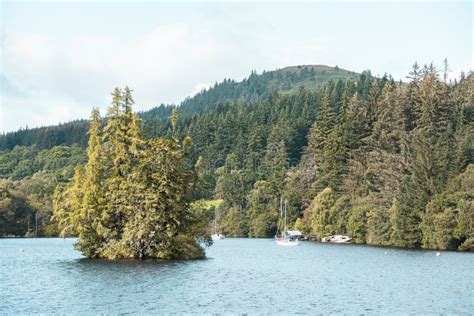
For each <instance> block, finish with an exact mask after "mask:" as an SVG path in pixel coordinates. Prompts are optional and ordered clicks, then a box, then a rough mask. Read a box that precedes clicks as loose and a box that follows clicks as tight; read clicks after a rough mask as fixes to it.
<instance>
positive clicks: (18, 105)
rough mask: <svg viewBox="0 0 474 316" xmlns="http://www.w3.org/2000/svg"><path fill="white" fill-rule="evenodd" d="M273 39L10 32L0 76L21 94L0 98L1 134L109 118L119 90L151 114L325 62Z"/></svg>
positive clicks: (180, 28)
mask: <svg viewBox="0 0 474 316" xmlns="http://www.w3.org/2000/svg"><path fill="white" fill-rule="evenodd" d="M266 32H267V33H266ZM271 32H272V29H271V28H268V29H267V30H265V31H263V32H260V33H258V34H252V35H249V33H248V32H235V27H234V26H233V25H221V27H220V28H216V27H215V26H214V27H213V25H212V24H208V23H206V22H199V23H194V24H187V23H169V24H163V25H160V26H157V27H155V28H153V29H150V30H149V31H148V32H144V33H140V34H133V36H132V35H130V34H128V35H123V36H104V35H100V34H97V35H89V34H82V35H81V34H76V35H75V36H70V37H55V36H54V35H55V34H53V33H42V34H41V33H34V31H33V32H28V33H25V32H5V33H6V35H5V38H4V41H3V47H2V50H3V69H2V73H0V74H1V75H2V76H3V78H4V80H3V79H2V81H4V82H8V83H9V85H10V86H11V87H15V89H16V91H17V92H19V93H16V94H8V93H6V92H5V91H3V90H2V91H0V93H2V105H1V106H2V111H3V114H2V127H1V129H2V130H4V131H11V130H15V129H17V128H18V127H20V126H25V125H28V126H30V127H34V126H39V125H48V124H55V123H58V122H60V121H61V122H64V121H68V120H72V119H78V118H87V117H88V116H89V112H90V109H91V108H92V106H99V108H101V110H102V112H105V108H106V107H107V104H109V102H110V92H111V91H112V90H113V88H114V87H116V86H119V87H124V86H125V85H128V86H130V87H131V88H132V89H134V95H135V102H136V107H135V108H136V110H147V109H150V108H151V107H152V106H155V105H157V104H160V103H175V104H176V103H179V102H180V101H181V100H183V99H184V98H185V97H187V96H189V95H194V94H195V93H197V92H199V91H200V90H202V89H203V88H207V87H209V84H207V83H208V82H211V83H214V82H216V81H220V80H222V79H224V78H226V77H227V78H233V79H237V80H240V79H242V78H243V77H244V76H247V75H248V74H249V73H250V71H251V70H252V69H258V70H264V69H266V70H269V69H275V68H279V67H282V66H286V65H292V64H295V63H301V62H307V63H310V62H311V61H314V60H316V59H317V57H318V56H320V55H322V54H324V51H323V50H322V49H321V48H320V47H319V46H318V45H317V43H316V42H315V41H307V42H304V41H296V40H295V41H294V43H291V41H290V43H288V42H286V43H285V44H284V45H283V44H282V43H281V42H279V41H277V40H275V37H274V36H273V37H272V36H270V35H271ZM4 90H5V89H4ZM6 118H8V119H6Z"/></svg>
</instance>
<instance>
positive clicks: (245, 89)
mask: <svg viewBox="0 0 474 316" xmlns="http://www.w3.org/2000/svg"><path fill="white" fill-rule="evenodd" d="M357 76H358V74H356V73H354V72H350V71H347V70H344V69H340V68H338V67H337V66H336V67H334V68H333V67H328V66H322V65H316V66H312V65H308V66H295V67H287V68H283V69H280V70H275V71H269V72H263V73H262V74H257V73H256V72H252V73H251V74H250V76H249V77H248V78H245V79H244V80H243V81H240V82H236V81H234V80H231V79H224V81H222V82H220V83H216V84H215V85H214V86H213V87H210V88H209V89H207V90H203V91H201V92H199V93H198V94H196V95H195V96H193V97H192V98H186V99H185V100H184V101H183V102H182V103H181V104H180V105H179V109H180V115H181V116H184V117H185V116H189V115H194V114H198V113H201V112H203V111H207V110H209V109H212V108H214V107H215V106H216V105H217V104H219V103H222V102H227V101H229V102H237V101H239V102H250V101H255V100H264V99H266V98H268V97H269V96H270V95H271V94H273V93H275V92H286V93H293V92H296V91H298V89H299V88H301V87H305V88H306V89H309V90H314V89H316V88H318V87H320V86H321V85H323V84H325V83H327V82H329V81H331V80H336V79H344V78H357ZM174 107H175V106H174V105H164V104H162V105H160V106H158V107H155V108H152V109H151V110H149V111H145V112H142V113H139V115H140V117H141V118H143V119H144V120H146V121H152V124H162V123H163V121H166V120H167V119H168V117H169V116H170V114H171V111H172V109H173V108H174ZM87 129H88V124H87V121H86V120H78V121H74V122H69V123H65V124H60V125H56V126H45V127H40V128H32V129H28V128H26V129H20V130H18V131H15V132H10V133H6V134H3V135H0V150H5V149H13V148H14V147H15V146H32V145H35V146H36V148H38V149H47V148H52V147H54V146H62V145H66V146H69V145H72V144H79V145H80V146H82V147H86V146H87Z"/></svg>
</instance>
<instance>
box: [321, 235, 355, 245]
mask: <svg viewBox="0 0 474 316" xmlns="http://www.w3.org/2000/svg"><path fill="white" fill-rule="evenodd" d="M351 241H352V238H351V237H349V236H344V235H331V236H326V237H323V238H321V242H330V243H335V244H343V243H349V242H351Z"/></svg>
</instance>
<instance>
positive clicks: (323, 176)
mask: <svg viewBox="0 0 474 316" xmlns="http://www.w3.org/2000/svg"><path fill="white" fill-rule="evenodd" d="M445 69H447V67H446V68H445ZM409 78H410V79H409V82H407V83H402V82H395V81H394V80H393V79H392V78H391V77H389V76H384V77H382V78H377V77H373V76H371V74H370V72H364V73H362V74H354V73H351V72H348V71H345V70H341V69H338V68H329V67H322V66H316V67H309V66H307V67H291V68H285V69H282V70H280V71H276V72H266V73H263V74H261V75H258V74H255V73H252V74H251V76H250V77H249V78H247V79H246V80H244V81H242V82H234V81H232V80H225V81H224V82H222V83H219V84H216V85H215V86H214V87H212V88H211V89H209V90H206V91H203V92H201V93H199V94H198V95H196V96H195V97H194V98H190V99H187V100H185V101H183V103H182V104H181V105H180V106H177V107H175V106H164V105H162V106H160V107H157V108H155V109H152V110H150V111H148V112H143V113H140V117H141V120H138V121H139V122H140V123H138V124H140V131H141V132H142V133H143V141H146V142H153V140H154V139H157V138H160V137H165V138H167V139H172V138H176V140H177V141H178V140H179V142H183V141H184V140H185V139H187V137H190V139H192V142H190V145H189V146H190V148H189V155H188V156H187V159H188V163H189V165H195V164H196V162H198V161H199V165H200V168H199V170H200V171H199V178H200V181H198V182H197V183H196V188H195V190H193V193H192V196H191V197H190V200H194V201H209V200H217V199H218V200H222V201H223V202H222V203H218V204H216V205H218V207H219V212H217V213H218V214H219V215H218V219H217V221H218V223H219V226H220V227H221V228H222V230H223V233H224V234H226V235H229V236H246V237H247V236H248V237H270V236H272V235H273V234H274V233H275V231H276V225H277V217H278V201H279V199H280V197H284V198H286V199H288V201H289V212H290V222H291V223H293V225H294V226H295V227H296V228H298V229H300V230H301V231H303V232H304V233H305V234H310V235H314V236H316V237H318V238H320V237H322V236H325V235H328V234H335V233H337V234H347V235H350V236H352V237H353V238H354V240H355V241H356V242H358V243H368V244H375V245H390V246H400V247H425V248H435V249H459V250H473V248H474V234H473V229H474V202H473V195H474V192H473V187H474V183H473V182H474V180H473V179H474V166H473V164H472V163H473V160H472V159H473V158H472V154H473V143H472V139H473V135H474V125H473V124H474V123H473V115H474V102H473V101H474V85H473V84H474V77H473V76H472V74H469V75H468V76H464V75H463V76H461V78H460V80H459V82H457V81H455V82H448V81H447V76H446V70H445V71H442V72H439V71H437V70H436V69H435V68H434V67H433V66H432V65H430V66H424V67H419V66H418V65H416V64H415V65H414V66H413V69H412V71H411V72H410V74H409ZM176 109H177V112H178V113H179V116H180V119H179V120H178V121H177V122H176V124H175V125H174V124H173V121H172V120H170V119H169V117H170V116H171V117H173V115H172V113H173V111H174V110H176ZM110 120H111V117H110V115H108V116H107V117H106V118H105V119H104V120H102V121H101V124H109V123H110V122H109V121H110ZM88 128H89V124H88V123H87V122H85V121H77V122H71V123H68V124H63V125H60V126H55V127H44V128H39V129H31V130H21V131H18V132H15V133H9V134H6V135H3V136H1V138H0V139H1V142H0V143H1V146H2V147H1V148H2V150H3V151H2V152H1V153H0V178H1V179H2V180H0V181H1V183H0V192H1V195H0V234H3V235H25V234H27V235H30V236H31V235H35V234H36V227H38V234H39V235H41V236H49V235H56V234H58V233H59V228H58V222H57V221H54V220H53V221H51V215H52V210H53V204H54V203H53V202H54V200H53V199H52V197H53V192H55V190H56V195H57V194H59V193H58V192H67V189H65V188H69V187H71V185H72V184H73V183H75V181H77V179H76V180H75V178H77V177H73V175H74V174H75V171H74V170H76V174H77V170H78V168H83V167H81V166H84V165H85V163H86V162H87V161H90V158H89V159H88V158H87V155H86V147H87V140H88V137H87V134H86V131H87V129H88ZM89 141H90V135H89ZM87 150H90V146H89V148H88V149H87ZM78 166H79V167H78ZM208 204H209V205H214V204H212V203H208ZM195 205H206V203H195ZM190 207H191V206H190ZM213 207H215V206H211V207H210V208H213ZM201 213H202V214H205V216H206V218H207V219H208V220H209V222H210V221H212V217H210V216H212V215H209V214H213V211H212V210H206V211H202V210H201ZM36 222H38V223H39V224H38V225H36Z"/></svg>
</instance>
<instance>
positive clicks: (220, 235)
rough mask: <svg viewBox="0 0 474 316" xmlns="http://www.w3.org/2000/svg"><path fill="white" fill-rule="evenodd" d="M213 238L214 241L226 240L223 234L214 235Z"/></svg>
mask: <svg viewBox="0 0 474 316" xmlns="http://www.w3.org/2000/svg"><path fill="white" fill-rule="evenodd" d="M211 238H212V240H220V239H224V238H225V236H224V235H222V234H219V233H217V234H212V235H211Z"/></svg>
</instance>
